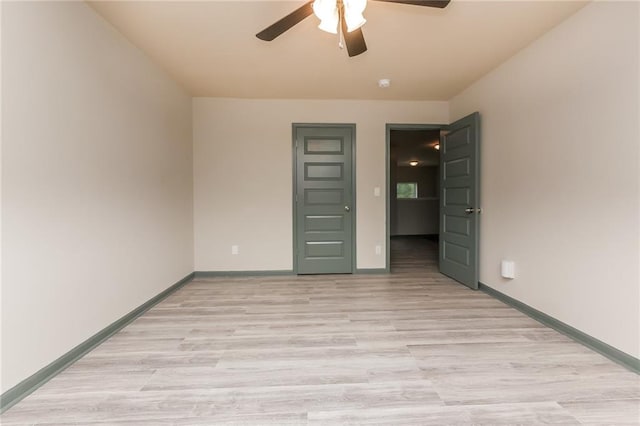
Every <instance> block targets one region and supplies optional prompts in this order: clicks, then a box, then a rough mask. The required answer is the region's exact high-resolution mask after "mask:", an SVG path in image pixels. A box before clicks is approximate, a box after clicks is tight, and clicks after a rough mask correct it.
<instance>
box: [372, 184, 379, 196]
mask: <svg viewBox="0 0 640 426" xmlns="http://www.w3.org/2000/svg"><path fill="white" fill-rule="evenodd" d="M373 196H374V197H379V196H380V187H379V186H376V187H375V188H373Z"/></svg>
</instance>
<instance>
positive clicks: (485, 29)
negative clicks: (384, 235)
mask: <svg viewBox="0 0 640 426" xmlns="http://www.w3.org/2000/svg"><path fill="white" fill-rule="evenodd" d="M585 3H586V2H584V1H543V0H535V1H527V0H511V1H481V0H453V1H452V2H451V3H450V4H449V6H448V7H447V8H445V9H433V8H427V7H419V6H410V5H402V4H393V3H382V2H376V1H369V4H368V6H367V9H366V11H365V17H366V18H367V20H368V22H367V23H366V24H365V26H364V27H363V33H364V35H365V39H366V42H367V45H368V47H369V50H368V51H367V52H365V53H364V54H362V55H360V56H357V57H354V58H349V57H348V56H347V53H346V51H341V50H339V48H338V46H337V38H336V36H334V35H331V34H327V33H325V32H322V31H320V30H319V29H317V28H316V26H317V24H318V21H317V19H316V18H315V16H310V17H309V18H307V19H305V20H304V21H303V22H301V23H300V24H298V25H296V26H295V27H294V28H292V29H291V30H289V31H288V32H286V33H284V34H283V35H281V36H280V37H278V38H276V39H275V40H274V41H272V42H265V41H262V40H258V39H257V38H256V37H255V34H256V33H257V32H258V31H260V30H262V29H264V28H265V27H266V26H268V25H270V24H271V23H273V22H275V21H276V20H278V19H280V18H281V17H283V16H284V15H286V14H287V13H289V12H291V11H293V10H294V9H296V8H297V7H299V6H300V5H302V4H304V1H297V0H296V1H294V0H291V1H270V0H261V1H246V0H236V1H182V0H179V1H102V2H90V5H91V6H92V7H93V8H94V9H95V10H96V11H97V12H98V13H99V14H100V15H102V16H103V17H104V18H105V19H106V20H107V21H109V22H110V23H111V24H113V25H114V26H115V27H116V28H117V29H118V30H119V31H120V32H122V33H123V34H124V35H125V36H126V37H127V38H128V39H129V40H131V41H132V42H133V43H134V44H135V45H137V46H138V47H139V48H141V49H142V50H143V51H144V52H146V53H147V54H148V55H149V56H150V57H151V58H152V59H153V60H154V61H155V62H156V63H158V64H159V65H160V66H161V67H163V68H164V69H165V70H167V72H168V73H169V74H170V75H171V76H172V77H173V78H174V79H175V80H176V81H178V82H179V83H180V84H181V85H182V86H183V87H184V88H185V89H186V90H187V91H189V93H190V94H191V95H192V96H215V97H240V98H291V99H300V98H311V99H399V100H449V99H450V98H451V97H453V96H455V95H456V94H458V93H459V92H460V91H462V90H463V89H464V88H466V87H467V86H469V85H470V84H471V83H473V82H474V81H475V80H477V79H478V78H480V77H482V76H483V75H484V74H486V73H487V72H489V71H490V70H492V69H493V68H495V67H496V66H498V65H499V64H500V63H502V62H504V61H505V60H506V59H508V58H509V57H511V56H512V55H514V54H515V53H516V52H518V51H519V50H520V49H522V48H523V47H525V46H526V45H528V44H529V43H531V42H532V41H533V40H535V39H536V38H538V37H539V36H540V35H542V34H544V33H545V32H547V31H548V30H549V29H551V28H552V27H554V26H555V25H557V24H558V23H560V22H561V21H562V20H564V19H566V18H567V17H568V16H570V15H571V14H573V13H575V12H576V11H577V10H578V9H579V8H581V7H582V6H584V4H585ZM567 54H570V52H567ZM380 78H390V79H391V80H392V83H391V84H392V85H391V88H389V89H385V90H383V89H380V88H378V86H377V81H378V79H380Z"/></svg>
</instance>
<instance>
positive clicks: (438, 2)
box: [375, 0, 451, 9]
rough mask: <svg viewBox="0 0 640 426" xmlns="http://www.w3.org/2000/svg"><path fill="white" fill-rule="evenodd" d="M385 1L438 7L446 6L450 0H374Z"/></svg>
mask: <svg viewBox="0 0 640 426" xmlns="http://www.w3.org/2000/svg"><path fill="white" fill-rule="evenodd" d="M375 1H383V2H386V3H402V4H414V5H416V6H427V7H439V8H440V9H442V8H445V7H447V5H448V4H449V2H451V0H375Z"/></svg>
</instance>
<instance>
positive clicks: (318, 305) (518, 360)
mask: <svg viewBox="0 0 640 426" xmlns="http://www.w3.org/2000/svg"><path fill="white" fill-rule="evenodd" d="M436 253H437V244H436V243H435V242H433V241H431V240H429V239H419V238H405V239H398V240H395V239H394V240H393V242H392V256H393V264H392V270H393V273H391V274H380V275H321V276H281V277H278V276H267V277H215V278H199V279H196V280H194V281H193V282H191V283H189V284H188V285H186V286H184V287H183V288H181V289H180V290H179V291H177V292H176V293H174V294H173V295H171V296H170V297H168V298H167V299H165V300H163V301H162V302H161V303H159V304H158V305H156V306H155V307H153V308H152V309H150V310H149V311H148V312H146V313H145V314H144V315H143V316H141V317H140V318H138V319H136V320H135V321H134V322H132V323H131V324H130V325H129V326H127V327H126V328H124V329H123V330H121V331H120V332H119V333H117V334H116V335H114V336H113V337H111V338H110V339H109V340H107V341H106V342H104V343H103V344H102V345H100V346H99V347H97V348H95V349H94V350H93V351H91V352H90V353H88V354H87V355H85V356H84V357H83V358H82V359H80V360H78V361H77V362H76V363H75V364H74V365H72V366H71V367H69V368H68V369H67V370H65V371H64V372H62V373H61V374H59V375H58V376H57V377H55V378H54V379H53V380H51V381H50V382H49V383H47V384H45V385H44V386H42V387H41V388H40V389H38V390H37V391H36V392H34V393H33V394H32V395H30V396H29V397H27V398H25V399H24V400H23V401H21V402H20V403H18V404H16V405H15V406H14V407H13V408H11V409H9V410H8V411H7V412H6V413H4V414H3V415H2V416H0V422H1V423H2V424H3V425H12V426H15V425H36V424H37V425H47V426H54V425H75V424H77V425H122V426H124V425H137V426H143V425H220V424H234V425H237V424H245V425H259V424H260V425H265V424H266V425H306V424H309V425H325V424H326V425H336V424H385V425H386V424H388V425H398V424H402V425H411V424H415V425H425V424H427V425H428V424H433V425H441V424H443V425H444V424H456V425H494V424H498V425H500V424H504V425H506V424H509V425H510V424H523V425H537V424H615V425H617V424H620V425H624V424H629V425H631V424H638V423H639V422H640V416H638V408H639V404H640V381H639V379H638V376H637V375H635V374H633V373H631V372H629V371H627V370H624V369H623V368H622V367H620V366H618V365H616V364H614V363H612V362H611V361H609V360H608V359H606V358H604V357H602V356H601V355H599V354H597V353H595V352H593V351H591V350H589V349H587V348H585V347H584V346H581V345H579V344H577V343H575V342H574V341H572V340H570V339H569V338H568V337H566V336H564V335H562V334H559V333H557V332H555V331H554V330H551V329H549V328H547V327H545V326H543V325H542V324H540V323H538V322H536V321H534V320H532V319H531V318H529V317H527V316H525V315H524V314H522V313H520V312H518V311H516V310H514V309H512V308H510V307H508V306H506V305H505V304H503V303H502V302H499V301H497V300H495V299H493V298H491V297H489V296H488V295H486V294H484V293H480V292H476V291H472V290H470V289H468V288H466V287H464V286H462V285H460V284H457V283H455V282H454V281H453V280H451V279H450V278H448V277H445V276H443V275H440V274H439V273H438V272H437V254H436Z"/></svg>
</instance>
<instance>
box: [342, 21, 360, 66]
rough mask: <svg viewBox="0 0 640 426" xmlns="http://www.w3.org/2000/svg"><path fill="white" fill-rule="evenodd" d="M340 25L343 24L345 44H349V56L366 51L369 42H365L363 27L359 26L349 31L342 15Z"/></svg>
mask: <svg viewBox="0 0 640 426" xmlns="http://www.w3.org/2000/svg"><path fill="white" fill-rule="evenodd" d="M340 25H341V26H342V35H343V37H344V44H346V45H347V53H348V54H349V57H353V56H358V55H359V54H361V53H364V52H366V51H367V43H365V42H364V35H363V34H362V29H361V28H358V29H357V30H353V31H351V32H350V33H349V32H347V24H346V22H345V20H344V19H343V18H342V17H341V18H340Z"/></svg>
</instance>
